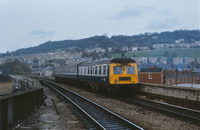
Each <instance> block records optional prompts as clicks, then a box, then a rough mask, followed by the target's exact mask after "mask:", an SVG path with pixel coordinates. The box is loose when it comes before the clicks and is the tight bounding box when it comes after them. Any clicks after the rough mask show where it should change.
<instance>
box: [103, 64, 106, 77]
mask: <svg viewBox="0 0 200 130" xmlns="http://www.w3.org/2000/svg"><path fill="white" fill-rule="evenodd" d="M103 75H106V66H105V65H104V66H103Z"/></svg>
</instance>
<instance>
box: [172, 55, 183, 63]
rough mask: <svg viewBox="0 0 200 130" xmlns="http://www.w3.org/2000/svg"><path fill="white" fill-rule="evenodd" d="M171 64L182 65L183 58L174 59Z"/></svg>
mask: <svg viewBox="0 0 200 130" xmlns="http://www.w3.org/2000/svg"><path fill="white" fill-rule="evenodd" d="M173 63H174V64H176V65H178V64H183V57H174V58H173Z"/></svg>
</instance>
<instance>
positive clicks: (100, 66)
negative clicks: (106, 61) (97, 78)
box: [99, 66, 101, 75]
mask: <svg viewBox="0 0 200 130" xmlns="http://www.w3.org/2000/svg"><path fill="white" fill-rule="evenodd" d="M99 75H101V66H99Z"/></svg>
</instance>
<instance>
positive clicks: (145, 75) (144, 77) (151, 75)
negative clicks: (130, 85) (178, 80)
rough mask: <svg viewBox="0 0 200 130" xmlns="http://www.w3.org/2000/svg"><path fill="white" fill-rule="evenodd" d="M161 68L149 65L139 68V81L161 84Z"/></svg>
mask: <svg viewBox="0 0 200 130" xmlns="http://www.w3.org/2000/svg"><path fill="white" fill-rule="evenodd" d="M163 71H164V69H163V68H157V67H151V68H141V70H140V79H139V81H140V82H141V83H152V84H163V82H164V81H163V77H164V75H163Z"/></svg>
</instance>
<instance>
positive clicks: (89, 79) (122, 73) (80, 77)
mask: <svg viewBox="0 0 200 130" xmlns="http://www.w3.org/2000/svg"><path fill="white" fill-rule="evenodd" d="M53 75H54V77H55V80H56V81H59V82H60V81H65V82H68V83H80V84H81V85H83V84H87V86H90V87H91V88H94V89H96V90H99V89H107V90H110V89H113V88H119V87H127V86H131V87H134V86H136V85H137V84H138V71H137V63H136V61H135V60H133V59H130V58H114V59H110V60H104V61H93V62H81V63H78V64H70V65H66V66H63V67H57V68H55V69H54V74H53Z"/></svg>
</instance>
